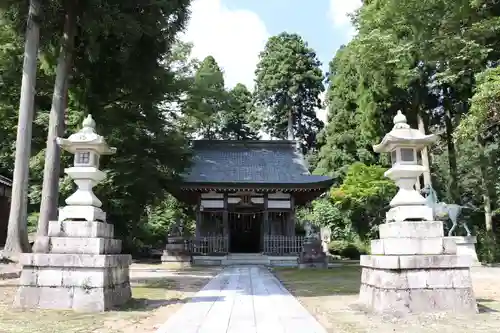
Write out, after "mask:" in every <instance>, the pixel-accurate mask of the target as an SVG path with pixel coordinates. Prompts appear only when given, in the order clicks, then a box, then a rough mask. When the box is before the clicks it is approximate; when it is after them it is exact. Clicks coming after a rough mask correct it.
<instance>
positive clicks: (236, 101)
mask: <svg viewBox="0 0 500 333" xmlns="http://www.w3.org/2000/svg"><path fill="white" fill-rule="evenodd" d="M256 112H257V110H256V108H255V104H254V103H253V97H252V93H251V92H250V91H249V90H248V89H247V87H246V86H245V85H243V84H241V83H238V84H237V85H236V86H235V87H234V88H233V89H231V90H230V91H229V94H228V107H227V109H226V110H224V111H223V113H222V128H221V129H220V134H221V138H222V139H226V140H256V139H258V138H259V133H258V128H257V126H256V125H258V124H257V123H256V122H257V121H258V119H256V118H257V115H256Z"/></svg>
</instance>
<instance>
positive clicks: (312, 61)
mask: <svg viewBox="0 0 500 333" xmlns="http://www.w3.org/2000/svg"><path fill="white" fill-rule="evenodd" d="M320 66H321V63H320V62H319V60H318V58H317V56H316V53H315V52H314V50H313V49H311V48H310V47H309V46H308V45H307V43H306V42H305V41H304V40H303V39H302V37H300V36H299V35H297V34H289V33H286V32H283V33H281V34H279V35H277V36H273V37H271V38H269V40H268V41H267V43H266V46H265V49H264V51H262V52H261V54H260V62H259V64H258V65H257V70H256V71H255V74H256V86H255V97H256V100H257V101H258V102H259V104H261V105H263V106H264V107H265V108H266V109H267V110H268V112H267V113H266V119H265V122H264V127H265V129H266V131H267V132H268V133H269V134H270V135H271V136H272V137H276V138H280V139H286V138H287V127H288V119H289V114H290V112H291V114H292V123H293V132H294V137H295V139H297V140H299V141H300V143H301V145H302V148H303V151H304V152H307V151H309V150H311V149H313V148H315V145H316V134H317V132H318V131H319V130H321V128H322V127H323V123H322V122H321V121H320V120H319V119H318V118H317V117H316V108H321V107H322V103H321V100H320V94H321V93H322V92H323V91H324V89H325V88H324V86H323V73H322V72H321V69H320Z"/></svg>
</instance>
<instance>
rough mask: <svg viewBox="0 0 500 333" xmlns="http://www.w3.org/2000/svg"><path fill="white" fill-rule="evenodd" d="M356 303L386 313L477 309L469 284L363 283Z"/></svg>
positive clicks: (463, 311) (470, 311)
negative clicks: (461, 286)
mask: <svg viewBox="0 0 500 333" xmlns="http://www.w3.org/2000/svg"><path fill="white" fill-rule="evenodd" d="M359 303H360V304H361V305H362V306H363V307H364V308H366V309H367V310H368V311H373V312H376V313H389V314H410V313H423V312H461V313H477V312H478V309H477V304H476V300H475V298H474V293H473V291H472V288H464V289H399V290H398V289H382V288H377V287H374V286H370V285H366V284H362V285H361V289H360V293H359Z"/></svg>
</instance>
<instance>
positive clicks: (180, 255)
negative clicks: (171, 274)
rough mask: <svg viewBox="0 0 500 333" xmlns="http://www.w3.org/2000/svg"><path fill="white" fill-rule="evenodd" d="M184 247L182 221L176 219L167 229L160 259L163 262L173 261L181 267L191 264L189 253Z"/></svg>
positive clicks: (185, 244)
mask: <svg viewBox="0 0 500 333" xmlns="http://www.w3.org/2000/svg"><path fill="white" fill-rule="evenodd" d="M186 247H187V242H186V239H185V237H184V223H183V221H181V220H178V221H176V222H175V224H174V225H173V226H172V227H171V228H170V230H169V233H168V236H167V244H166V245H165V250H163V255H162V256H161V261H162V262H163V263H174V264H177V265H179V266H181V267H189V266H190V265H191V255H190V253H189V249H187V248H186Z"/></svg>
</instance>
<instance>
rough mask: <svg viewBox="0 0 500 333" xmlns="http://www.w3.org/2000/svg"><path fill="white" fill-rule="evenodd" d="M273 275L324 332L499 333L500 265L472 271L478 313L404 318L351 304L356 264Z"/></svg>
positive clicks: (356, 285) (354, 294)
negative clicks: (377, 312)
mask: <svg viewBox="0 0 500 333" xmlns="http://www.w3.org/2000/svg"><path fill="white" fill-rule="evenodd" d="M276 273H277V275H278V277H280V279H281V280H282V281H283V282H284V284H285V285H286V286H287V287H288V288H289V289H290V291H291V292H292V293H293V294H295V295H296V296H297V297H298V298H299V300H300V302H301V303H302V304H303V305H304V306H305V307H306V308H307V309H308V310H309V311H310V312H311V313H312V314H313V315H314V316H315V317H316V318H317V319H318V321H320V322H321V323H322V324H323V326H324V327H325V328H326V329H327V330H328V332H329V333H365V332H366V333H368V332H370V333H388V332H405V333H430V332H439V333H462V332H463V333H466V332H467V333H471V332H488V333H490V332H491V333H493V332H500V282H499V279H498V277H499V276H500V268H492V267H480V268H473V269H472V278H473V284H474V292H475V295H476V298H477V300H478V304H479V308H480V313H479V314H477V315H455V314H444V313H436V314H422V315H412V316H407V317H404V318H393V317H384V316H380V315H372V314H366V313H363V312H360V311H358V310H356V309H355V308H353V307H352V306H351V305H352V304H354V303H355V302H356V300H357V293H358V291H359V276H360V270H359V268H352V267H349V268H348V267H343V268H336V269H329V270H328V271H323V272H321V271H317V272H314V271H309V274H307V273H305V274H301V273H294V272H293V271H289V270H281V271H280V270H277V272H276Z"/></svg>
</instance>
